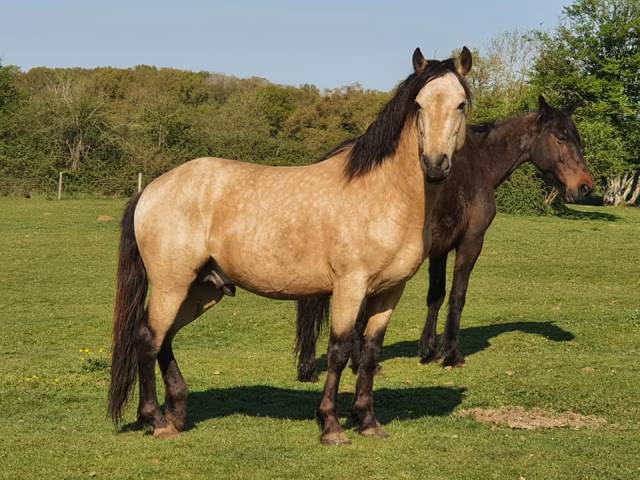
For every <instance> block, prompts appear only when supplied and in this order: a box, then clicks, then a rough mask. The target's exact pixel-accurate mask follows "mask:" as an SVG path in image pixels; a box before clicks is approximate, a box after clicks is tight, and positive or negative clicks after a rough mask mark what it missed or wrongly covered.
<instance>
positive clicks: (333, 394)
mask: <svg viewBox="0 0 640 480" xmlns="http://www.w3.org/2000/svg"><path fill="white" fill-rule="evenodd" d="M365 292H366V283H365V282H364V279H362V278H353V277H351V278H346V279H343V280H341V281H339V282H336V283H335V284H334V288H333V299H332V301H331V333H330V336H329V350H328V352H327V378H326V381H325V384H324V389H323V391H322V398H321V400H320V405H319V406H318V410H317V412H316V416H317V418H318V423H319V424H320V428H322V434H321V435H320V441H321V442H322V444H323V445H342V444H348V443H351V442H350V441H349V439H348V438H347V436H346V435H345V433H344V431H343V430H342V427H341V426H340V421H339V420H338V412H337V407H336V401H337V395H338V388H339V385H340V376H341V375H342V370H343V369H344V367H345V365H346V364H347V361H348V360H349V356H350V355H351V349H352V348H353V336H354V327H355V323H356V318H357V316H358V311H359V310H360V306H361V305H362V301H363V299H364V296H365Z"/></svg>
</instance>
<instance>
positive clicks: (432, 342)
mask: <svg viewBox="0 0 640 480" xmlns="http://www.w3.org/2000/svg"><path fill="white" fill-rule="evenodd" d="M446 282H447V254H446V253H445V254H444V255H440V256H437V257H433V258H431V259H429V293H428V294H427V308H428V309H429V312H428V313H427V321H426V323H425V325H424V329H423V330H422V336H421V337H420V345H419V347H418V353H419V354H420V362H421V363H429V362H432V361H434V360H437V359H438V356H439V350H438V344H437V341H436V338H437V337H436V327H437V325H438V313H439V312H440V307H442V304H443V302H444V296H445V294H446V293H447V286H446Z"/></svg>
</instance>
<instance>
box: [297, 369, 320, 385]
mask: <svg viewBox="0 0 640 480" xmlns="http://www.w3.org/2000/svg"><path fill="white" fill-rule="evenodd" d="M298 381H299V382H303V383H316V382H317V381H318V372H316V371H311V372H298Z"/></svg>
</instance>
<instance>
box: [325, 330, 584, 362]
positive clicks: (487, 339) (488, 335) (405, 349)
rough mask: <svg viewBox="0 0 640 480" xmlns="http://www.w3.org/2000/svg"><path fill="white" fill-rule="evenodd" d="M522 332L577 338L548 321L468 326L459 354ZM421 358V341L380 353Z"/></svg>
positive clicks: (564, 339) (388, 347)
mask: <svg viewBox="0 0 640 480" xmlns="http://www.w3.org/2000/svg"><path fill="white" fill-rule="evenodd" d="M510 332H522V333H529V334H533V335H540V336H543V337H545V338H546V339H548V340H551V341H553V342H570V341H571V340H573V339H574V338H575V337H574V335H573V333H571V332H569V331H567V330H565V329H563V328H561V327H559V326H557V325H556V324H555V323H553V322H552V321H547V322H509V323H498V324H493V325H482V326H479V327H467V328H463V329H461V330H460V352H461V353H462V354H463V355H464V356H465V357H468V356H470V355H473V354H474V353H478V352H480V351H482V350H485V349H487V348H489V347H490V346H491V339H492V338H495V337H497V336H498V335H502V334H503V333H510ZM412 357H416V358H417V357H418V340H417V339H416V340H404V341H401V342H396V343H394V344H391V345H384V346H383V347H382V351H381V352H380V361H381V362H384V361H385V360H389V359H392V358H412ZM316 368H317V369H318V371H319V372H324V371H326V368H327V359H326V355H322V356H321V357H319V358H318V363H317V367H316Z"/></svg>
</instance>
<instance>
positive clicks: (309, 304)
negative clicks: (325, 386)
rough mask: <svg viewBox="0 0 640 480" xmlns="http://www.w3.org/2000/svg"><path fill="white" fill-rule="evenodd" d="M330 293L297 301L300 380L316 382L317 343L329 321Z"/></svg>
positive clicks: (296, 345) (297, 343) (297, 345)
mask: <svg viewBox="0 0 640 480" xmlns="http://www.w3.org/2000/svg"><path fill="white" fill-rule="evenodd" d="M330 299H331V297H330V296H329V295H324V296H319V297H307V298H303V299H300V300H298V301H297V302H296V308H297V311H296V344H295V352H296V353H297V354H299V357H298V380H300V381H301V382H315V381H316V380H317V379H318V374H317V372H316V343H317V342H318V337H320V334H321V333H322V327H323V326H324V325H325V324H326V323H327V322H328V321H329V303H330Z"/></svg>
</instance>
